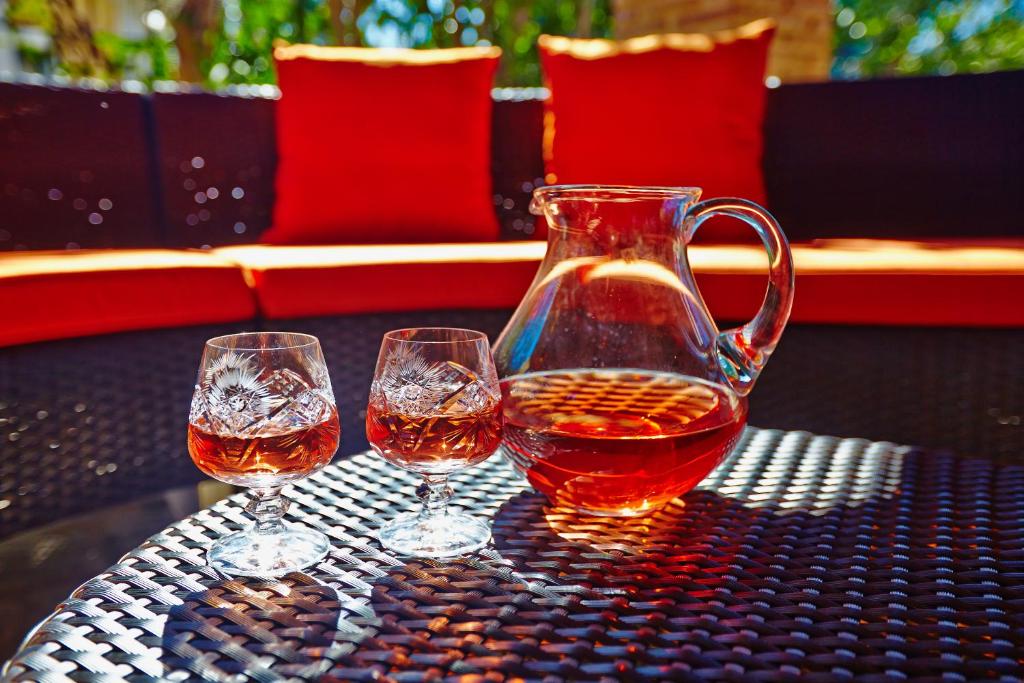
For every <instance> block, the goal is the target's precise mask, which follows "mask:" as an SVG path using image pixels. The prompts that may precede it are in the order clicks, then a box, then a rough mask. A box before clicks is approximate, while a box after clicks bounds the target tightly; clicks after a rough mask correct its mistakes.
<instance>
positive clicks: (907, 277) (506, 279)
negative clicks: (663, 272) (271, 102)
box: [215, 240, 1024, 327]
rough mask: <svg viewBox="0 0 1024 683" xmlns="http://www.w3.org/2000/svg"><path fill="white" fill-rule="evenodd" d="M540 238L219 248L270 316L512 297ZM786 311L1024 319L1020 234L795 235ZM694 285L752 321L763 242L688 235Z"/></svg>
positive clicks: (475, 303)
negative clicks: (952, 238)
mask: <svg viewBox="0 0 1024 683" xmlns="http://www.w3.org/2000/svg"><path fill="white" fill-rule="evenodd" d="M545 247H546V245H545V244H543V243H541V242H503V243H489V244H430V245H395V246H384V245H379V246H347V247H345V246H335V247H319V248H312V247H271V246H245V247H227V248H223V249H217V250H215V251H216V252H217V253H218V254H219V255H221V256H223V257H224V258H226V259H230V260H233V261H235V262H237V263H239V264H240V265H241V266H243V267H244V268H245V269H246V271H247V273H248V277H249V279H250V281H251V282H252V283H253V284H254V286H255V287H256V292H257V296H258V299H259V305H260V308H261V310H262V313H263V315H264V316H266V317H267V318H296V317H304V316H318V315H341V314H346V313H370V312H375V311H408V310H431V309H445V308H511V307H513V306H515V305H517V304H518V303H519V301H520V300H521V299H522V297H523V295H524V294H525V293H526V290H527V289H528V288H529V286H530V282H531V281H532V279H533V276H534V274H535V273H536V271H537V267H538V265H539V264H540V261H541V259H542V258H543V255H544V250H545ZM793 253H794V258H795V261H796V273H797V277H796V298H795V304H794V307H793V315H792V318H791V322H794V323H823V324H863V325H936V326H939V325H943V326H990V327H1013V326H1020V325H1024V306H1021V305H1020V301H1022V300H1024V241H1017V242H1007V243H1005V244H985V243H957V242H947V243H920V242H894V241H886V240H863V241H831V242H818V243H814V244H806V245H795V246H794V247H793ZM689 258H690V262H691V263H692V265H693V268H694V271H695V273H696V277H697V283H698V287H699V288H700V293H701V294H702V295H703V297H704V300H705V301H706V302H707V304H708V307H709V309H710V310H711V312H712V314H713V315H714V316H715V318H716V319H717V320H719V321H723V326H725V324H726V323H725V322H724V321H743V322H745V321H747V320H749V319H750V318H752V317H753V316H754V314H755V313H756V312H757V309H758V307H759V306H760V304H761V300H762V299H763V298H764V291H765V285H766V283H767V278H766V271H767V268H768V258H767V256H766V255H765V252H764V250H763V249H761V248H760V247H747V246H745V245H731V246H730V245H720V246H693V247H690V249H689Z"/></svg>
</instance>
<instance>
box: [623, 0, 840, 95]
mask: <svg viewBox="0 0 1024 683" xmlns="http://www.w3.org/2000/svg"><path fill="white" fill-rule="evenodd" d="M612 4H613V9H614V11H615V32H616V34H617V35H618V36H619V37H620V38H629V37H632V36H642V35H646V34H649V33H687V32H706V31H716V30H721V29H728V28H735V27H736V26H739V25H741V24H745V23H747V22H749V21H753V20H755V19H760V18H762V17H773V18H774V19H775V20H776V21H777V22H778V24H779V29H778V32H777V33H776V35H775V41H774V43H773V44H772V51H771V54H770V55H769V58H768V75H771V76H777V77H778V78H779V79H781V80H782V81H787V82H788V81H821V80H827V79H828V76H829V68H830V67H831V65H832V34H833V31H834V23H833V15H832V11H833V10H832V2H831V0H613V3H612Z"/></svg>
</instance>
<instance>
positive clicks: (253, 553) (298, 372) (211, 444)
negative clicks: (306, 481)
mask: <svg viewBox="0 0 1024 683" xmlns="http://www.w3.org/2000/svg"><path fill="white" fill-rule="evenodd" d="M340 434H341V429H340V426H339V424H338V410H337V408H336V407H335V406H334V393H333V392H332V391H331V380H330V377H329V376H328V374H327V365H326V364H325V363H324V357H323V353H322V352H321V350H320V341H319V340H318V339H317V338H316V337H313V336H310V335H308V334H296V333H292V332H248V333H244V334H229V335H226V336H223V337H215V338H213V339H211V340H209V341H208V342H206V347H205V349H204V350H203V358H202V361H201V362H200V365H199V377H198V379H197V380H196V388H195V393H194V394H193V396H192V409H191V411H190V412H189V418H188V451H189V453H190V454H191V456H192V461H193V462H194V463H195V464H196V467H198V468H199V469H200V470H202V471H203V473H204V474H206V475H208V476H210V477H213V478H214V479H219V480H220V481H223V482H227V483H229V484H235V485H237V486H244V487H246V488H248V489H250V491H251V494H252V499H251V500H250V501H249V504H248V505H246V507H245V510H246V512H248V513H249V514H250V515H252V516H253V517H254V518H255V519H256V524H255V525H254V526H252V527H249V528H247V529H244V530H243V531H239V532H237V533H234V534H231V535H229V536H225V537H224V538H221V539H220V540H219V541H217V542H216V543H214V544H213V546H212V547H211V548H210V551H209V552H208V553H207V561H208V562H209V563H210V565H211V566H213V567H215V568H216V569H219V570H220V571H222V572H223V573H225V574H228V575H231V576H261V577H273V576H280V575H282V574H287V573H289V572H292V571H297V570H299V569H302V568H303V567H307V566H309V565H311V564H313V563H315V562H317V561H319V560H320V559H322V558H323V557H324V556H325V555H326V554H327V551H328V549H329V548H330V542H329V541H328V539H327V537H326V536H324V535H323V534H322V533H320V532H319V531H315V530H313V529H308V528H303V527H298V526H291V525H289V526H286V525H285V524H284V523H283V522H282V521H281V517H282V516H283V515H284V513H285V512H286V511H287V510H288V505H289V501H288V499H287V498H285V497H283V496H282V495H281V487H283V486H284V485H285V484H287V483H289V482H292V481H296V480H298V479H302V478H304V477H308V476H309V475H310V474H312V473H313V472H316V471H317V470H319V469H321V468H323V467H324V466H325V465H327V463H329V462H330V461H331V458H332V457H333V456H334V451H335V450H337V448H338V440H339V438H340Z"/></svg>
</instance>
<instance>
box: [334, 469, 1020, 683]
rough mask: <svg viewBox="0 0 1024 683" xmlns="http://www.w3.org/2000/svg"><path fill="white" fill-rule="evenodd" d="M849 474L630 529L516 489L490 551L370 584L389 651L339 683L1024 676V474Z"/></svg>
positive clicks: (677, 506)
mask: <svg viewBox="0 0 1024 683" xmlns="http://www.w3.org/2000/svg"><path fill="white" fill-rule="evenodd" d="M805 462H806V461H805ZM823 462H824V461H823ZM858 462H859V463H860V464H857V465H855V467H856V469H855V470H851V471H850V472H844V473H843V476H842V477H837V478H836V483H835V484H830V483H828V481H827V480H828V479H829V477H828V476H825V472H826V470H827V469H828V467H831V465H829V464H828V463H827V462H825V464H824V465H823V468H824V469H822V470H821V471H820V472H817V473H816V474H814V475H813V476H817V477H818V480H817V481H816V482H815V483H806V484H802V483H801V478H802V475H801V476H797V477H794V480H793V483H792V484H791V485H789V486H787V487H786V489H787V490H789V491H790V492H791V493H787V494H786V495H784V496H782V497H781V498H777V499H775V500H773V501H767V500H764V499H763V498H762V497H761V496H760V495H759V493H758V491H757V490H753V491H748V492H747V493H746V494H745V496H746V497H747V498H748V499H752V500H755V501H757V500H762V501H763V502H762V503H761V504H758V503H753V504H748V503H745V502H743V501H741V500H739V499H735V498H730V497H728V496H726V495H721V494H719V493H715V492H712V491H705V490H700V491H693V492H691V493H689V494H687V495H686V496H684V497H683V498H682V499H680V500H677V501H675V502H673V503H672V504H671V505H669V506H668V507H666V508H664V509H663V510H661V511H659V512H657V513H654V514H652V515H648V516H646V517H641V518H632V519H613V518H601V517H590V516H583V515H579V514H578V513H575V512H572V511H569V510H565V509H558V508H552V507H550V506H549V505H548V504H547V502H546V500H545V499H544V498H543V497H542V496H540V495H539V494H536V493H533V492H523V493H521V494H519V495H516V496H514V497H513V498H511V499H510V500H508V501H507V502H505V503H504V504H502V505H501V506H500V508H499V509H498V511H497V513H496V515H495V517H494V520H493V544H492V548H490V549H488V550H486V551H483V552H481V553H480V554H479V555H478V556H476V557H472V558H465V559H462V560H459V561H455V562H433V561H427V560H410V561H409V562H407V563H406V564H405V565H404V566H401V567H395V568H391V569H390V570H389V571H388V572H387V575H386V576H383V577H381V578H380V579H378V580H376V581H375V582H374V585H373V589H372V593H371V595H370V600H371V606H372V609H373V610H374V612H375V613H376V615H377V616H378V617H379V618H380V619H381V627H380V628H381V631H380V634H379V635H378V636H377V637H375V638H372V639H366V640H363V641H361V642H360V643H359V644H358V646H357V647H356V648H355V650H353V652H352V653H350V654H348V655H346V658H345V662H344V663H343V667H344V668H341V667H338V668H335V669H334V670H332V672H331V675H332V676H333V677H334V678H336V679H337V680H348V679H357V680H370V679H374V678H376V679H386V678H387V677H389V676H395V674H397V673H399V672H401V673H402V674H404V675H405V676H406V677H409V678H410V679H412V678H417V677H420V678H422V679H429V678H431V677H432V676H436V677H452V679H453V680H455V679H457V677H461V676H465V677H467V678H466V679H465V680H472V679H473V677H479V676H484V675H486V674H488V672H500V674H502V675H504V676H506V677H513V678H515V677H522V678H526V679H541V678H544V677H545V676H553V677H556V678H559V679H561V680H598V679H607V680H630V679H640V678H648V677H654V678H663V679H671V678H687V677H690V678H692V677H694V676H695V675H703V674H701V672H704V674H707V675H708V676H711V677H719V678H721V677H729V676H736V677H742V676H744V675H749V676H754V675H755V674H756V675H758V676H760V677H762V678H764V677H767V678H773V677H774V678H777V677H780V676H781V677H786V676H791V675H796V674H800V673H810V674H817V675H818V676H820V677H829V676H848V675H852V676H873V675H874V676H877V675H880V674H883V673H885V672H889V673H887V674H885V675H889V674H891V675H894V676H909V677H915V676H923V677H933V678H936V679H937V678H940V677H942V676H943V675H946V674H950V675H953V676H955V677H961V678H965V679H970V680H974V679H978V678H987V677H999V676H1011V677H1012V676H1020V675H1022V674H1024V665H1022V663H1021V662H1020V660H1019V657H1018V655H1019V652H1020V651H1021V650H1020V648H1022V647H1024V631H1022V630H1020V629H1015V627H1014V626H1012V624H1018V625H1019V624H1020V621H1019V618H1018V617H1016V616H1014V615H1016V614H1018V613H1019V605H1020V604H1024V602H1022V601H1024V589H1022V588H1021V587H1020V585H1019V581H1018V580H1017V579H1016V578H1014V576H1013V572H1012V571H1008V572H1007V575H1003V574H1002V573H1001V572H1000V571H999V569H1000V568H1002V569H1009V568H1011V567H1016V566H1017V565H1018V564H1019V558H1020V554H1019V548H1018V547H1017V542H1018V541H1019V519H1018V516H1019V513H1020V510H1021V507H1020V505H1021V501H1022V500H1024V499H1021V498H1020V494H1021V491H1022V490H1024V489H1022V487H1021V485H1022V484H1024V480H1022V479H1020V474H1022V473H1024V472H1022V471H1016V473H1011V472H1010V471H1009V470H1008V471H1007V472H1006V475H1007V476H1009V477H1010V481H1005V482H1004V486H996V485H994V480H993V478H994V477H995V470H994V466H993V464H992V463H991V462H990V461H984V460H959V459H955V458H952V457H950V456H944V455H939V454H920V453H908V454H906V457H905V458H904V459H903V461H902V462H901V463H900V464H899V465H898V466H897V468H896V469H895V470H892V469H889V470H883V469H878V465H877V464H872V462H871V461H870V460H868V459H865V460H864V461H858ZM881 462H883V461H879V463H881ZM850 466H851V467H854V465H850ZM890 475H892V476H890ZM808 476H812V475H811V474H809V473H808ZM771 488H773V489H778V488H779V487H776V486H773V487H771ZM722 490H726V489H724V488H723V489H722ZM954 614H955V615H956V618H955V621H951V620H950V619H951V616H950V615H954ZM994 615H998V618H997V617H995V616H994ZM417 680H418V679H417Z"/></svg>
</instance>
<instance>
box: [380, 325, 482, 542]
mask: <svg viewBox="0 0 1024 683" xmlns="http://www.w3.org/2000/svg"><path fill="white" fill-rule="evenodd" d="M501 421H502V412H501V390H500V388H499V385H498V375H497V373H496V372H495V370H494V360H493V359H492V358H491V350H490V345H489V344H488V342H487V336H486V335H484V334H483V333H482V332H476V331H474V330H463V329H457V328H448V327H421V328H410V329H404V330H394V331H392V332H388V333H387V334H385V335H384V341H383V342H382V343H381V347H380V356H379V357H378V359H377V370H376V373H375V374H374V379H373V384H372V386H371V388H370V404H369V407H368V408H367V411H366V437H367V439H368V440H369V442H370V445H371V446H373V449H374V450H375V451H377V453H379V454H380V455H381V456H382V457H383V458H384V459H385V460H387V461H388V462H390V463H392V464H393V465H397V466H399V467H401V468H404V469H407V470H409V471H411V472H415V473H416V474H419V475H421V476H422V477H423V483H422V484H421V485H420V486H419V487H418V488H417V490H416V495H417V496H418V497H419V499H420V501H422V503H423V506H422V509H421V510H420V511H419V512H415V513H409V514H403V515H400V516H398V517H396V518H395V519H393V520H391V521H389V522H387V523H386V524H384V525H383V526H382V527H381V529H380V532H379V537H380V541H381V543H382V544H383V545H384V546H385V547H386V548H390V549H391V550H394V551H395V552H398V553H400V554H404V555H417V556H425V557H452V556H455V555H462V554H464V553H468V552H471V551H473V550H477V549H479V548H481V547H483V546H484V545H486V544H487V541H488V539H490V537H491V531H490V529H489V528H488V526H487V524H485V523H484V522H482V521H480V520H479V519H477V518H475V517H472V516H470V515H467V514H463V513H456V512H452V511H450V510H449V509H448V501H449V499H450V498H451V495H452V490H451V488H450V487H449V486H448V475H449V474H450V473H452V472H456V471H458V470H462V469H465V468H467V467H472V466H473V465H476V464H477V463H479V462H482V461H483V460H485V459H487V458H488V457H490V456H491V455H492V454H493V453H494V451H495V450H497V448H498V445H499V444H500V443H501Z"/></svg>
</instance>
